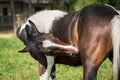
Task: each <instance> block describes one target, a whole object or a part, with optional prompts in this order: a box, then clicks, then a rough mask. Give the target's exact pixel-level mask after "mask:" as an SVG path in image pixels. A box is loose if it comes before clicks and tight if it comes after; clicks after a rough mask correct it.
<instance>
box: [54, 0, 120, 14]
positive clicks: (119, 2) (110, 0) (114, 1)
mask: <svg viewBox="0 0 120 80" xmlns="http://www.w3.org/2000/svg"><path fill="white" fill-rule="evenodd" d="M52 1H53V6H52V8H53V9H63V7H64V5H65V0H52ZM69 1H70V4H69V11H70V12H71V11H76V10H79V9H81V8H83V7H84V6H86V5H90V4H110V5H112V6H120V0H69Z"/></svg>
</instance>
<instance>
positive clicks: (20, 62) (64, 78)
mask: <svg viewBox="0 0 120 80" xmlns="http://www.w3.org/2000/svg"><path fill="white" fill-rule="evenodd" d="M23 47H24V45H23V44H22V43H21V41H19V40H18V39H17V38H16V37H13V38H11V39H2V38H0V80H39V74H38V65H37V62H36V61H35V60H34V59H32V58H31V56H30V55H29V54H28V53H26V54H21V53H18V52H17V51H19V50H20V49H22V48H23ZM56 66H57V80H82V76H83V71H82V67H70V66H66V65H60V64H57V65H56ZM112 76H113V72H112V63H111V62H110V61H109V60H106V61H105V62H104V63H103V64H102V66H101V67H100V69H99V73H98V80H112Z"/></svg>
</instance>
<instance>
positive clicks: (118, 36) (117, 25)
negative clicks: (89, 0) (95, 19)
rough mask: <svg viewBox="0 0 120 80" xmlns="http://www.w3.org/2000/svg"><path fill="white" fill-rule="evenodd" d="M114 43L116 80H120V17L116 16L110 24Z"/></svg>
mask: <svg viewBox="0 0 120 80" xmlns="http://www.w3.org/2000/svg"><path fill="white" fill-rule="evenodd" d="M110 26H111V37H112V42H113V57H114V58H113V69H114V80H120V15H115V16H114V17H113V19H112V20H111V23H110Z"/></svg>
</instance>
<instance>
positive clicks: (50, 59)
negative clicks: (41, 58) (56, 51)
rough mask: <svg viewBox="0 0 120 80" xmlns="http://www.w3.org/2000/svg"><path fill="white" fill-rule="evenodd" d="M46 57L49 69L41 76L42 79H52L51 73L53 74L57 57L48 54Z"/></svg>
mask: <svg viewBox="0 0 120 80" xmlns="http://www.w3.org/2000/svg"><path fill="white" fill-rule="evenodd" d="M46 58H47V63H48V66H47V70H46V72H45V73H44V74H43V75H42V76H40V80H52V79H51V78H50V74H51V70H52V67H53V65H54V59H55V58H54V57H53V56H46Z"/></svg>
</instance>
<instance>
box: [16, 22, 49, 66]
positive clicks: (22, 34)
mask: <svg viewBox="0 0 120 80" xmlns="http://www.w3.org/2000/svg"><path fill="white" fill-rule="evenodd" d="M38 33H39V32H38V30H37V27H36V25H35V24H34V23H33V22H32V21H30V20H29V21H28V22H27V23H25V24H23V25H22V26H20V27H19V28H18V29H17V32H16V34H17V37H18V38H19V39H20V40H21V41H22V42H23V43H24V44H25V45H26V47H25V48H24V49H23V50H21V51H19V52H29V53H30V55H31V56H32V57H33V58H34V59H36V60H37V61H39V63H41V64H42V65H44V66H45V67H47V61H46V57H45V54H44V53H43V52H41V51H40V50H38V49H37V48H36V46H35V44H36V42H35V41H34V38H35V37H36V36H37V34H38Z"/></svg>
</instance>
